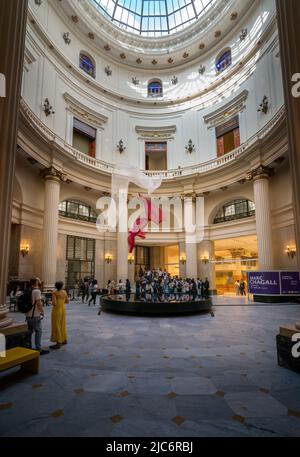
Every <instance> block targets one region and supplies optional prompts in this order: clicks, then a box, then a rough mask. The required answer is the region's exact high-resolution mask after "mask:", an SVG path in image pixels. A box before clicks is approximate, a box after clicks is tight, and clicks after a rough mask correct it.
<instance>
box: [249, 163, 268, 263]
mask: <svg viewBox="0 0 300 457" xmlns="http://www.w3.org/2000/svg"><path fill="white" fill-rule="evenodd" d="M271 175H272V170H271V169H269V168H266V167H262V166H261V167H259V168H257V169H256V170H252V171H251V172H250V173H249V174H248V180H252V181H253V190H254V203H255V209H256V234H257V243H258V261H259V269H260V270H261V271H269V270H272V269H273V268H274V259H273V244H272V219H271V207H270V195H269V194H270V192H269V178H270V176H271Z"/></svg>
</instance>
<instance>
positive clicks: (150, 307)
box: [100, 294, 212, 316]
mask: <svg viewBox="0 0 300 457" xmlns="http://www.w3.org/2000/svg"><path fill="white" fill-rule="evenodd" d="M100 303H101V309H102V311H109V312H115V313H124V314H135V315H143V316H144V315H148V316H151V315H152V316H153V315H160V316H176V315H177V316H178V315H182V314H193V313H209V312H211V310H212V301H211V300H210V299H207V300H189V301H155V302H154V301H146V300H136V299H135V295H134V294H131V295H130V296H129V297H128V296H127V297H125V296H122V297H121V298H120V297H119V296H117V295H104V296H102V297H101V300H100Z"/></svg>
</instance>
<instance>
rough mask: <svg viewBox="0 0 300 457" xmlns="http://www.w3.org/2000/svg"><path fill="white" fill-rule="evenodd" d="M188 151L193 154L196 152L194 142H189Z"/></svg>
mask: <svg viewBox="0 0 300 457" xmlns="http://www.w3.org/2000/svg"><path fill="white" fill-rule="evenodd" d="M185 149H186V151H187V152H189V153H190V154H192V152H193V151H194V150H195V145H194V144H193V142H192V140H189V142H188V144H187V146H186V147H185Z"/></svg>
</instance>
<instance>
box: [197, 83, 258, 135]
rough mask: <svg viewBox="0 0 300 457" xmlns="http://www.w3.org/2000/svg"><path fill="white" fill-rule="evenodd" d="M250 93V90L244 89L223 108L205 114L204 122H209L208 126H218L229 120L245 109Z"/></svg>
mask: <svg viewBox="0 0 300 457" xmlns="http://www.w3.org/2000/svg"><path fill="white" fill-rule="evenodd" d="M248 95H249V92H248V91H247V90H243V92H241V93H240V94H238V95H237V96H236V97H234V98H233V99H232V100H230V101H229V102H228V103H226V104H225V105H223V106H222V107H221V108H219V109H217V110H215V111H213V112H212V113H209V114H208V115H207V116H204V117H203V119H204V122H205V123H206V124H209V126H208V128H214V127H218V126H219V125H221V124H222V123H223V122H225V121H228V120H229V119H230V118H232V117H233V116H236V115H237V114H239V113H240V112H241V111H243V110H244V109H245V108H246V100H247V98H248Z"/></svg>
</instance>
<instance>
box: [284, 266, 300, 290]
mask: <svg viewBox="0 0 300 457" xmlns="http://www.w3.org/2000/svg"><path fill="white" fill-rule="evenodd" d="M280 281H281V295H300V274H299V271H291V272H289V271H282V272H281V273H280Z"/></svg>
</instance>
